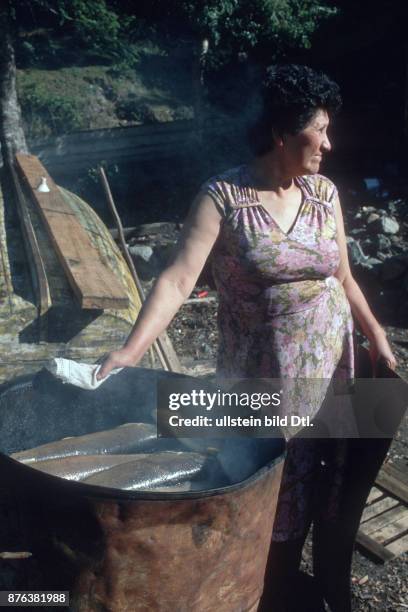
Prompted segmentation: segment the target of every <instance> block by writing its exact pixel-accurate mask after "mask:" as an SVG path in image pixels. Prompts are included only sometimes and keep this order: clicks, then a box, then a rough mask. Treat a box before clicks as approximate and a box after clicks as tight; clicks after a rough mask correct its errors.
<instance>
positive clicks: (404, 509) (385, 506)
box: [357, 463, 408, 563]
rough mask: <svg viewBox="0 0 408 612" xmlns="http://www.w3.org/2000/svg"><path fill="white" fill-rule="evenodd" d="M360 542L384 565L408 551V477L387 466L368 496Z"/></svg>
mask: <svg viewBox="0 0 408 612" xmlns="http://www.w3.org/2000/svg"><path fill="white" fill-rule="evenodd" d="M357 543H358V544H359V545H360V547H361V548H362V549H363V551H365V552H367V553H369V554H370V555H371V556H373V557H374V558H375V559H376V560H378V561H380V562H381V563H385V561H389V560H390V559H393V558H394V557H397V556H399V555H401V554H403V553H404V552H406V551H408V474H407V472H406V471H404V470H403V469H401V468H399V467H397V466H396V465H394V464H390V463H386V464H384V466H383V467H382V469H381V470H380V472H379V474H378V476H377V479H376V482H375V486H374V487H373V488H372V489H371V491H370V495H369V496H368V499H367V502H366V507H365V509H364V512H363V516H362V519H361V523H360V528H359V531H358V534H357Z"/></svg>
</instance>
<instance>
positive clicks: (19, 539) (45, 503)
mask: <svg viewBox="0 0 408 612" xmlns="http://www.w3.org/2000/svg"><path fill="white" fill-rule="evenodd" d="M167 376H178V375H175V374H171V373H167V372H160V371H155V370H148V369H144V368H136V369H133V368H129V369H125V370H123V371H122V372H121V373H120V374H118V375H117V376H114V377H112V378H110V379H109V380H108V381H107V382H106V383H104V385H102V386H101V387H100V388H99V389H97V390H96V391H92V392H86V391H82V390H79V389H76V388H73V387H70V386H68V385H61V384H60V383H59V382H58V381H55V380H54V379H52V378H51V377H50V375H48V374H47V373H45V372H41V373H39V374H37V375H35V376H29V377H25V378H21V379H18V380H16V381H14V382H11V383H8V384H6V385H3V386H2V387H0V430H1V432H2V435H1V443H0V444H1V447H0V450H1V455H0V464H1V465H0V470H1V483H0V487H1V489H2V493H3V500H4V499H5V498H8V511H7V512H6V516H5V517H4V516H3V517H2V519H3V523H2V524H3V531H2V532H0V540H2V541H1V542H0V547H1V549H2V550H5V549H9V550H10V549H11V550H28V551H29V552H32V554H33V556H32V557H31V558H30V559H27V560H25V561H19V562H11V565H13V563H14V566H13V567H14V569H15V571H14V575H13V574H12V572H11V574H10V575H12V579H10V580H11V582H10V584H9V586H11V588H17V587H19V588H20V589H28V588H31V589H36V590H38V589H48V590H59V589H60V590H65V591H70V595H71V604H70V609H71V610H74V611H85V610H86V611H87V612H88V611H89V612H91V611H95V612H96V611H98V612H99V611H102V610H103V611H112V612H125V611H132V612H135V611H141V612H142V611H146V612H147V611H149V612H153V611H160V612H173V611H175V610H177V612H213V611H214V610H217V612H254V611H255V610H256V609H257V604H258V601H259V598H260V596H261V593H262V590H263V581H264V573H265V567H266V560H267V555H268V550H269V545H270V539H271V532H272V526H273V520H274V514H275V509H276V502H277V497H278V491H279V487H280V481H281V475H282V467H283V459H284V452H285V443H284V441H283V439H281V438H275V439H247V438H236V439H235V441H234V445H235V449H236V465H235V468H236V469H237V466H240V462H243V463H244V462H245V460H246V459H245V458H247V457H248V456H249V453H250V454H251V456H254V457H256V463H255V464H254V465H252V464H251V470H250V472H251V473H249V472H248V466H245V465H243V466H242V480H239V481H237V482H236V483H235V484H231V485H228V486H223V487H217V486H214V487H212V486H211V483H210V485H209V487H208V488H207V489H206V490H200V491H186V492H172V493H167V492H166V493H163V492H142V491H139V492H138V491H125V490H117V489H107V488H103V487H95V486H92V485H87V484H84V483H80V482H72V481H66V480H63V479H61V478H57V477H54V476H50V475H48V474H45V473H43V472H40V471H37V470H35V469H33V468H31V467H29V466H28V465H23V464H21V463H19V462H17V461H14V460H13V459H11V458H10V457H9V455H10V454H11V453H13V452H16V451H19V450H22V449H24V448H30V447H34V446H37V445H39V444H43V443H45V442H49V441H54V440H58V439H61V438H63V437H67V436H77V435H83V434H85V433H89V432H91V431H97V430H104V429H108V428H111V427H115V426H117V425H121V424H123V423H127V422H135V421H137V420H144V421H148V420H149V418H150V417H151V414H152V408H154V405H155V393H156V383H157V380H158V378H160V377H167ZM252 468H254V469H252ZM238 473H239V469H238ZM3 504H4V502H3ZM0 511H1V509H0ZM3 513H4V507H3ZM4 526H5V527H4ZM0 563H3V567H4V563H5V562H4V561H3V562H1V561H0ZM16 567H17V569H16ZM8 570H9V571H10V567H8ZM13 581H14V582H13ZM0 586H3V585H0Z"/></svg>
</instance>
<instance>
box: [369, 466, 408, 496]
mask: <svg viewBox="0 0 408 612" xmlns="http://www.w3.org/2000/svg"><path fill="white" fill-rule="evenodd" d="M394 474H395V472H394ZM375 482H376V484H377V485H378V486H379V487H382V488H383V489H385V490H386V491H388V492H389V493H391V494H392V495H395V497H398V499H400V500H402V501H403V502H405V503H406V504H408V486H407V485H406V484H405V483H404V482H402V480H400V478H398V477H396V476H395V475H393V474H389V473H387V472H386V471H385V470H384V469H381V470H380V472H379V473H378V475H377V478H376V480H375Z"/></svg>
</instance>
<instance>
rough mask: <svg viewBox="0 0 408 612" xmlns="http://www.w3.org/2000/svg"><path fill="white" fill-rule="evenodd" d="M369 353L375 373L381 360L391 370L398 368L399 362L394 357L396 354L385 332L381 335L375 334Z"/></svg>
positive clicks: (371, 340)
mask: <svg viewBox="0 0 408 612" xmlns="http://www.w3.org/2000/svg"><path fill="white" fill-rule="evenodd" d="M369 351H370V357H371V363H372V364H373V369H374V371H375V368H376V365H377V362H378V361H379V360H381V361H383V362H384V363H385V364H386V365H387V367H389V368H390V369H391V370H395V368H396V366H397V360H396V359H395V357H394V354H393V352H392V350H391V347H390V345H389V343H388V340H387V336H386V334H385V332H384V331H383V330H381V332H380V333H378V334H375V335H374V336H373V337H372V338H370V349H369Z"/></svg>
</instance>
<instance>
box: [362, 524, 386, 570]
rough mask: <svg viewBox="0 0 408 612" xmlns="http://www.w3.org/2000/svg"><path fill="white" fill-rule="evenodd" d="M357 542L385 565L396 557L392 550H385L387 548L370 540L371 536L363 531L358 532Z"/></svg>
mask: <svg viewBox="0 0 408 612" xmlns="http://www.w3.org/2000/svg"><path fill="white" fill-rule="evenodd" d="M356 542H357V544H359V545H360V546H361V547H362V548H364V550H365V551H367V552H369V553H370V555H372V556H373V557H374V558H375V559H377V561H380V562H381V563H385V562H386V561H389V560H390V559H393V558H394V557H395V553H394V552H393V550H392V549H390V548H388V547H387V548H385V546H382V545H381V544H378V542H376V541H375V540H373V539H372V538H370V536H368V535H366V534H365V533H363V532H362V531H361V529H359V530H358V532H357V537H356ZM391 546H392V545H391Z"/></svg>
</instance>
